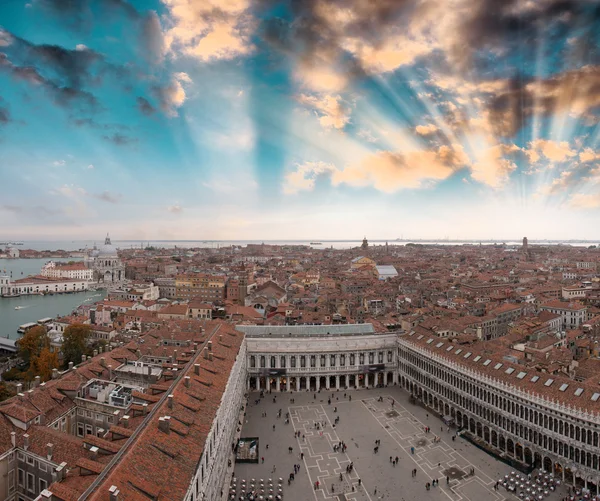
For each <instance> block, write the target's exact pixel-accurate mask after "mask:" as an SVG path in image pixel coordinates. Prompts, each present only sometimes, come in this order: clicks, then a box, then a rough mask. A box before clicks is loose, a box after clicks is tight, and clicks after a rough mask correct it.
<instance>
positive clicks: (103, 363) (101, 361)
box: [100, 357, 106, 367]
mask: <svg viewBox="0 0 600 501" xmlns="http://www.w3.org/2000/svg"><path fill="white" fill-rule="evenodd" d="M100 365H101V366H102V367H106V358H104V357H101V358H100Z"/></svg>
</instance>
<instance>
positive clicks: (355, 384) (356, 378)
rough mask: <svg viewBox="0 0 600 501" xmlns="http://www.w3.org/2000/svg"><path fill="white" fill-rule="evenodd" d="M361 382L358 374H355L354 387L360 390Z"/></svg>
mask: <svg viewBox="0 0 600 501" xmlns="http://www.w3.org/2000/svg"><path fill="white" fill-rule="evenodd" d="M359 385H360V382H359V380H358V374H355V375H354V387H355V388H356V389H357V390H358V388H360V386H359Z"/></svg>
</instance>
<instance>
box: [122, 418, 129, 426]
mask: <svg viewBox="0 0 600 501" xmlns="http://www.w3.org/2000/svg"><path fill="white" fill-rule="evenodd" d="M121 425H122V426H123V428H129V416H123V417H122V418H121Z"/></svg>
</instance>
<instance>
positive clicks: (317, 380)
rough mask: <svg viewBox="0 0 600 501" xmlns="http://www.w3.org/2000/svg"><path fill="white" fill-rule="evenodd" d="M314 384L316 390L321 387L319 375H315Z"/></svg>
mask: <svg viewBox="0 0 600 501" xmlns="http://www.w3.org/2000/svg"><path fill="white" fill-rule="evenodd" d="M315 384H316V385H317V386H316V388H317V391H319V390H320V389H321V377H320V376H315Z"/></svg>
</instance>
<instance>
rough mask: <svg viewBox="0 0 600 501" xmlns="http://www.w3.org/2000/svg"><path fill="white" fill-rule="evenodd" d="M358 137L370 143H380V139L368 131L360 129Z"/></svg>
mask: <svg viewBox="0 0 600 501" xmlns="http://www.w3.org/2000/svg"><path fill="white" fill-rule="evenodd" d="M356 135H357V136H358V137H360V138H362V139H364V140H365V141H367V142H368V143H376V142H377V141H378V139H377V138H376V137H375V136H374V135H373V133H372V132H371V131H370V130H367V129H360V130H359V131H358V133H357V134H356Z"/></svg>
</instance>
